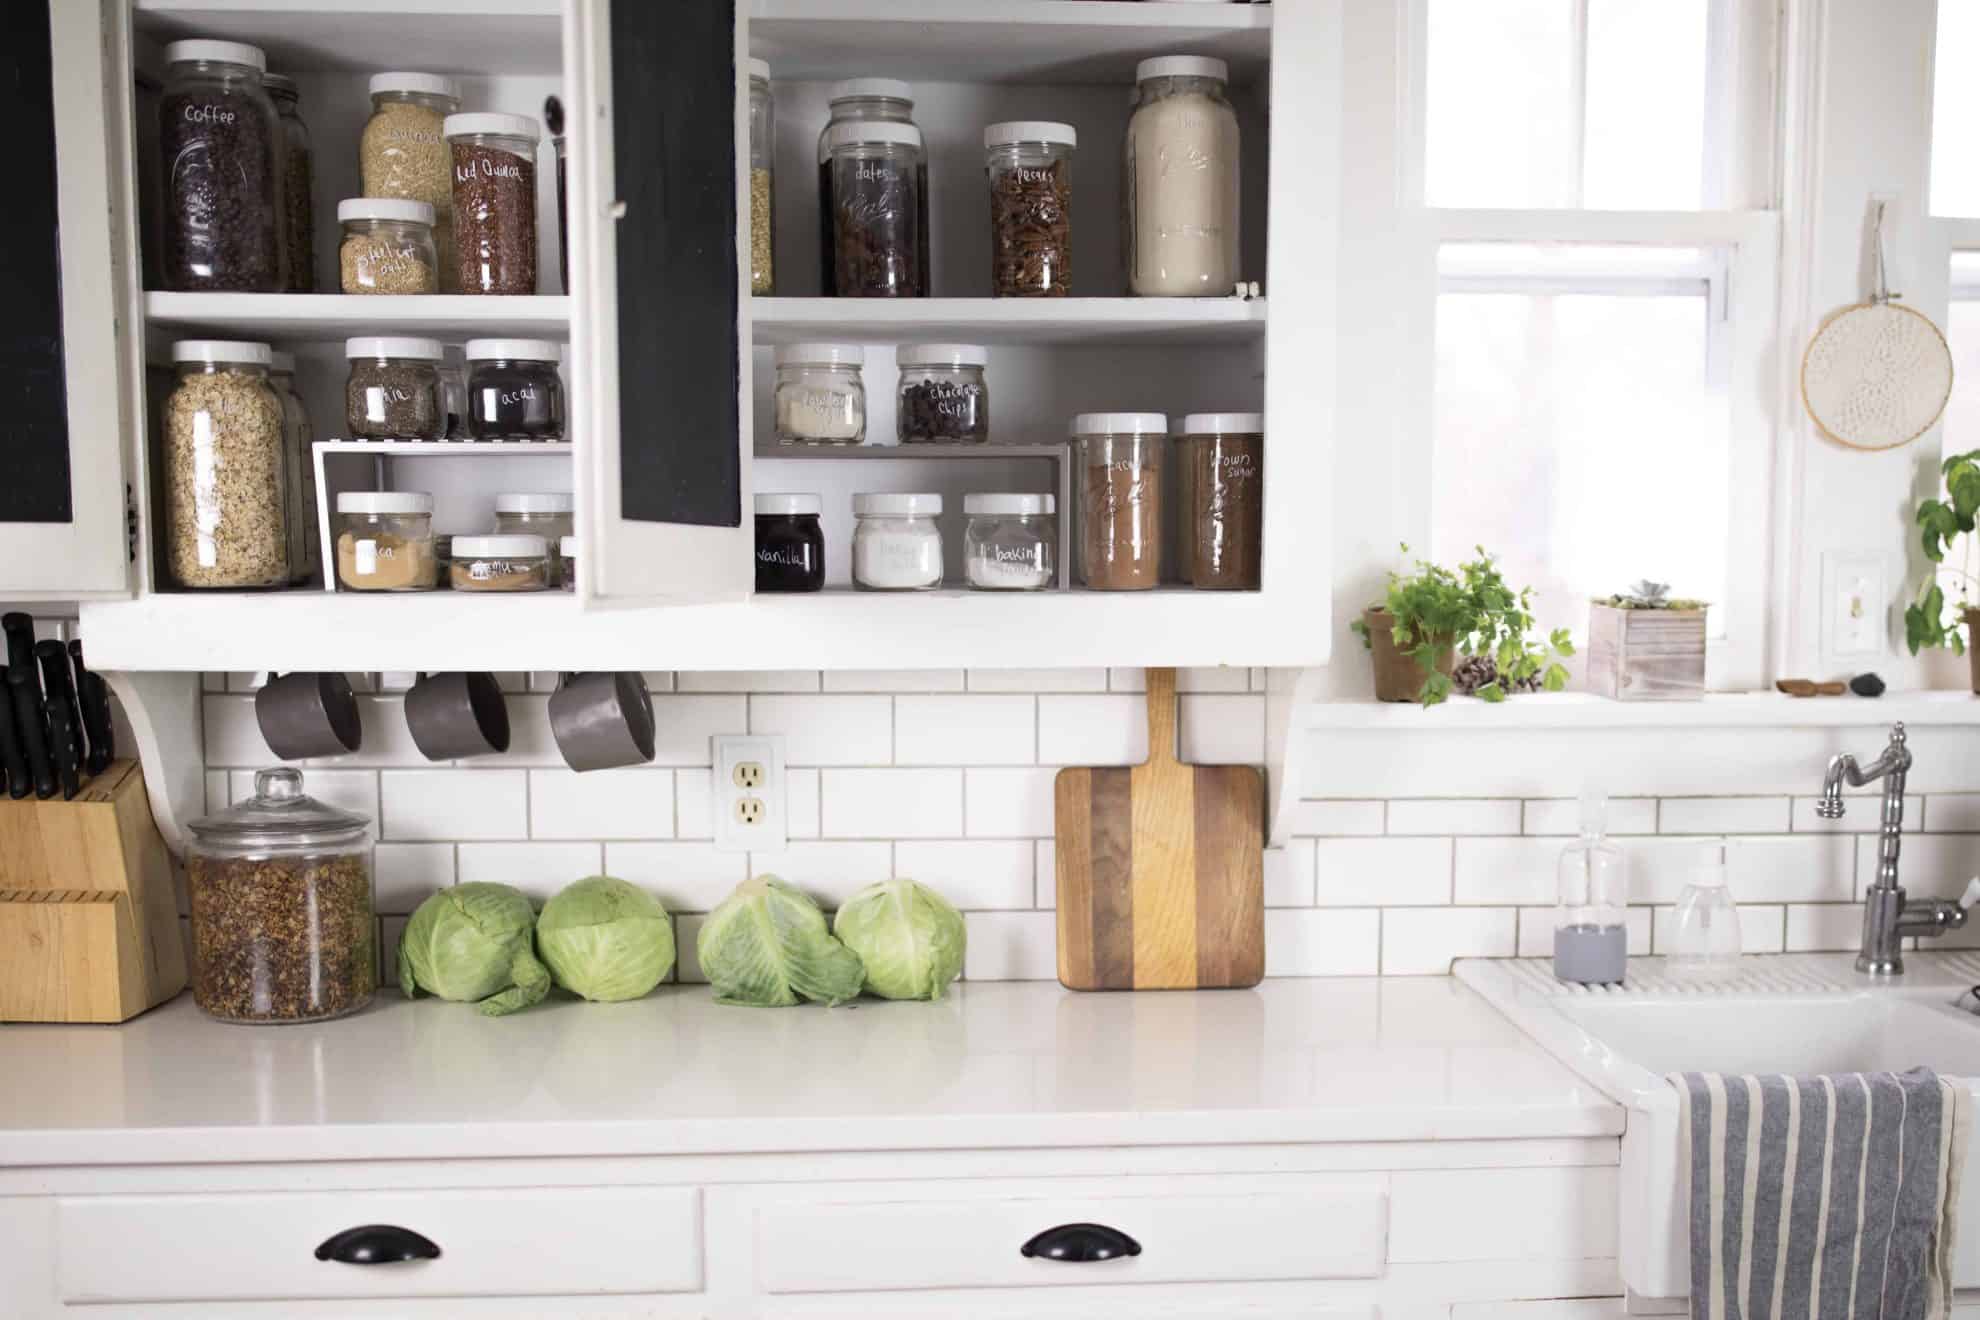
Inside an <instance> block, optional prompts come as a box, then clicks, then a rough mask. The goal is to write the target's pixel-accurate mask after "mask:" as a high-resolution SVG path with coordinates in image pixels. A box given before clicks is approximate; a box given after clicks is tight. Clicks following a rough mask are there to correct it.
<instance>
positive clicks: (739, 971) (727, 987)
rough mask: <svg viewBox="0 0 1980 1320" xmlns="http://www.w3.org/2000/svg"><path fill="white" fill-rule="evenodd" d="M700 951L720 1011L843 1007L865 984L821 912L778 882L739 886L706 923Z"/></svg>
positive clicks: (763, 879)
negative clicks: (814, 1003) (807, 1004)
mask: <svg viewBox="0 0 1980 1320" xmlns="http://www.w3.org/2000/svg"><path fill="white" fill-rule="evenodd" d="M694 951H695V956H696V957H697V958H699V959H700V960H701V972H702V975H704V976H706V977H707V978H708V982H709V984H710V985H712V986H714V987H715V1002H717V1003H719V1004H752V1005H758V1006H763V1007H776V1006H782V1005H788V1004H795V1003H797V1002H799V1000H800V999H812V1000H818V1001H822V1002H824V1003H827V1004H843V1003H845V1002H846V1001H847V1000H848V999H854V998H857V997H858V995H859V987H860V983H861V982H862V981H863V980H865V977H866V973H865V970H864V969H863V968H862V967H861V966H860V964H859V955H857V954H855V953H854V952H853V951H852V950H851V949H848V948H847V947H846V946H845V945H843V944H841V943H839V942H838V941H837V940H836V939H834V938H832V932H831V931H830V930H828V929H827V928H826V926H825V914H824V913H823V912H820V911H819V910H818V905H817V904H816V903H813V902H812V901H811V900H810V899H809V898H807V897H805V896H804V895H803V894H801V893H799V892H798V891H797V890H795V889H793V888H791V887H790V886H789V885H787V884H785V883H784V882H783V881H782V880H779V879H778V878H777V877H776V876H774V875H765V876H759V877H757V878H756V879H754V880H745V881H743V882H742V883H741V884H739V885H737V886H736V889H735V892H734V893H732V894H730V895H729V896H728V897H727V898H725V899H723V900H722V906H720V907H718V908H716V909H715V910H714V911H713V912H711V913H709V914H708V917H707V919H706V920H705V921H703V922H702V923H701V934H700V935H699V936H697V937H696V939H695V942H694Z"/></svg>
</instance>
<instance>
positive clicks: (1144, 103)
mask: <svg viewBox="0 0 1980 1320" xmlns="http://www.w3.org/2000/svg"><path fill="white" fill-rule="evenodd" d="M1134 77H1135V86H1136V98H1137V99H1136V103H1135V109H1134V113H1133V115H1131V116H1130V117H1129V119H1128V127H1127V138H1126V149H1125V152H1124V160H1123V162H1122V177H1121V201H1122V207H1123V212H1124V213H1123V217H1122V220H1123V243H1122V252H1123V253H1124V255H1125V256H1126V259H1127V286H1128V292H1129V293H1131V294H1134V295H1136V296H1138V297H1158V296H1168V297H1195V298H1215V297H1223V296H1226V295H1228V294H1229V293H1230V292H1231V288H1232V286H1233V285H1234V284H1236V283H1237V281H1238V278H1239V276H1238V269H1239V268H1238V122H1237V112H1236V111H1235V110H1233V109H1232V108H1231V103H1230V102H1229V101H1228V100H1227V99H1225V96H1224V89H1225V85H1226V84H1227V83H1228V82H1229V81H1230V70H1229V68H1228V67H1227V66H1226V65H1225V63H1224V61H1222V60H1218V59H1207V58H1203V57H1199V56H1194V55H1162V56H1158V57H1156V58H1154V59H1147V60H1143V61H1142V62H1141V63H1140V65H1139V66H1137V67H1136V69H1135V75H1134ZM1179 161H1187V162H1189V168H1187V169H1178V168H1175V163H1176V162H1179Z"/></svg>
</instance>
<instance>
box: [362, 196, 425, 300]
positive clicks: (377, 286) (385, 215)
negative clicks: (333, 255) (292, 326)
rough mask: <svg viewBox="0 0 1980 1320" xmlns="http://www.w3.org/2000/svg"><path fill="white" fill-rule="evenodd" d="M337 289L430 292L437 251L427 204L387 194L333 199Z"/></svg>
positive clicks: (378, 291) (373, 291)
mask: <svg viewBox="0 0 1980 1320" xmlns="http://www.w3.org/2000/svg"><path fill="white" fill-rule="evenodd" d="M337 225H338V227H339V229H341V230H342V231H343V238H342V241H341V242H339V243H338V245H337V275H338V287H339V288H341V289H342V290H343V291H344V292H345V293H436V292H438V291H439V288H440V255H439V251H438V250H437V249H436V248H435V247H434V245H433V208H432V207H430V206H428V205H427V204H426V203H425V202H408V201H403V200H400V199H398V198H392V197H347V198H345V199H344V200H343V201H341V202H338V203H337Z"/></svg>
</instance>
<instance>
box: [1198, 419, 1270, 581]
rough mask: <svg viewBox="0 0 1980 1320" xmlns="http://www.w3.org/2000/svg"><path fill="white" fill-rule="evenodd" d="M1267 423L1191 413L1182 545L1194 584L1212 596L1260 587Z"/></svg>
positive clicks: (1259, 420)
mask: <svg viewBox="0 0 1980 1320" xmlns="http://www.w3.org/2000/svg"><path fill="white" fill-rule="evenodd" d="M1264 431H1265V419H1264V417H1263V416H1262V415H1261V414H1259V413H1191V414H1190V415H1189V416H1187V417H1185V418H1183V427H1182V435H1181V437H1180V438H1179V439H1178V440H1177V445H1178V447H1179V461H1180V462H1181V464H1182V467H1183V482H1182V488H1183V492H1184V503H1183V506H1182V517H1183V526H1182V538H1181V539H1182V543H1183V545H1184V546H1185V547H1187V548H1186V549H1185V550H1184V552H1183V553H1184V557H1185V560H1186V561H1187V562H1188V564H1189V566H1190V573H1189V578H1188V580H1189V582H1190V583H1191V584H1192V585H1194V586H1196V587H1198V588H1200V589H1202V590H1206V591H1251V590H1256V589H1257V587H1258V585H1259V563H1260V552H1261V548H1262V545H1263V541H1262V537H1261V530H1262V525H1263V517H1264V509H1265V485H1264V483H1265V435H1264Z"/></svg>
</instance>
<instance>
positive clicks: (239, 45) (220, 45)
mask: <svg viewBox="0 0 1980 1320" xmlns="http://www.w3.org/2000/svg"><path fill="white" fill-rule="evenodd" d="M165 62H166V63H167V64H244V65H246V66H247V67H248V68H250V69H254V70H257V71H259V72H266V71H267V69H268V56H267V55H265V54H263V53H262V50H261V47H259V46H250V45H248V44H247V43H246V42H245V41H175V42H173V43H172V44H171V45H169V46H167V47H166V48H165Z"/></svg>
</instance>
